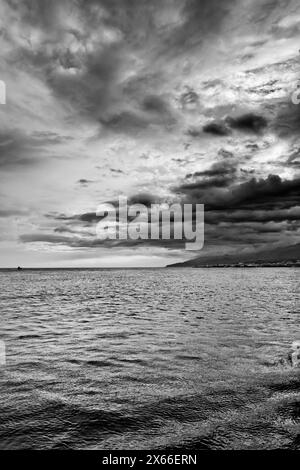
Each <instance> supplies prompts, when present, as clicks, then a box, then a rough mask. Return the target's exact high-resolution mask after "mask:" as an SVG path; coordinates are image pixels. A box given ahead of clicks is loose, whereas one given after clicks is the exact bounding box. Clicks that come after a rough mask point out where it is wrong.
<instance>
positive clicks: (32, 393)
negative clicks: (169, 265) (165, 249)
mask: <svg viewBox="0 0 300 470" xmlns="http://www.w3.org/2000/svg"><path fill="white" fill-rule="evenodd" d="M299 326H300V291H299V269H298V268H240V269H238V268H210V269H195V268H184V269H183V268H174V269H119V270H118V269H99V270H85V269H82V270H79V269H77V270H23V271H19V272H17V271H15V270H1V271H0V344H1V347H0V350H1V351H2V353H1V354H2V355H1V357H0V448H1V449H36V450H37V449H95V450H97V449H98V450H106V449H110V450H130V449H138V450H158V451H169V452H171V451H173V450H177V451H186V450H202V449H203V450H210V449H225V450H230V449H264V450H265V449H298V450H299V449H300V369H296V368H293V367H292V366H291V365H290V364H289V363H288V362H287V361H286V358H287V355H288V352H289V349H290V345H291V343H292V342H293V341H295V340H299V339H300V328H299Z"/></svg>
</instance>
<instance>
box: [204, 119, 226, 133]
mask: <svg viewBox="0 0 300 470" xmlns="http://www.w3.org/2000/svg"><path fill="white" fill-rule="evenodd" d="M203 132H206V133H207V134H212V135H217V136H227V135H229V134H230V129H229V128H228V126H226V125H225V124H224V123H222V122H217V121H215V122H210V123H208V124H206V125H205V126H203Z"/></svg>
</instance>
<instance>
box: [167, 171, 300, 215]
mask: <svg viewBox="0 0 300 470" xmlns="http://www.w3.org/2000/svg"><path fill="white" fill-rule="evenodd" d="M220 187H221V186H220ZM174 190H175V191H176V192H178V193H181V194H182V196H183V199H184V200H185V201H191V202H195V203H196V202H198V203H204V204H205V205H206V210H208V211H209V210H230V209H243V208H246V209H252V210H256V209H289V208H290V207H294V206H296V205H299V204H300V178H295V179H292V180H282V179H281V178H280V176H278V175H269V176H268V177H267V178H266V179H263V178H261V179H256V178H252V179H251V180H250V181H247V182H245V183H241V184H238V185H233V186H230V188H228V189H222V190H220V191H219V190H218V187H216V189H214V188H213V187H209V186H206V185H204V186H203V181H202V180H200V181H199V182H198V184H197V182H195V183H192V184H185V183H184V184H182V185H180V186H178V187H177V188H174Z"/></svg>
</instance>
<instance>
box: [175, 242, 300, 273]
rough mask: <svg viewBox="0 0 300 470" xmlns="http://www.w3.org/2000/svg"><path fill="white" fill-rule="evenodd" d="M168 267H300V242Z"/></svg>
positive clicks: (216, 256) (204, 256)
mask: <svg viewBox="0 0 300 470" xmlns="http://www.w3.org/2000/svg"><path fill="white" fill-rule="evenodd" d="M166 267H167V268H179V267H180V268H295V267H300V244H299V243H298V244H296V245H290V246H286V247H277V248H272V249H269V250H261V251H257V252H252V253H234V254H230V255H228V254H227V255H203V256H198V257H197V258H194V259H191V260H189V261H185V262H183V263H175V264H169V265H167V266H166Z"/></svg>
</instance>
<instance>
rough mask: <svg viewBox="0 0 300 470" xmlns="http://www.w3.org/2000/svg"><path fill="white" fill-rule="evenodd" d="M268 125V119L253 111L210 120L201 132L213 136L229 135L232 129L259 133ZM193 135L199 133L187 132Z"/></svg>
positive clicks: (195, 135)
mask: <svg viewBox="0 0 300 470" xmlns="http://www.w3.org/2000/svg"><path fill="white" fill-rule="evenodd" d="M267 126H268V121H267V119H266V118H265V117H264V116H261V115H259V114H254V113H246V114H241V115H239V116H236V117H232V116H227V117H226V118H225V119H223V120H222V121H212V122H209V123H207V124H206V125H205V126H204V127H203V129H202V130H203V132H205V133H207V134H212V135H215V136H221V137H222V136H227V135H230V134H231V132H232V131H233V130H237V131H240V132H245V133H254V134H260V133H262V131H263V130H264V129H266V127H267ZM189 133H190V135H192V136H193V137H197V135H200V131H199V133H198V134H197V133H196V132H194V134H193V133H192V131H190V132H189Z"/></svg>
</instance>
